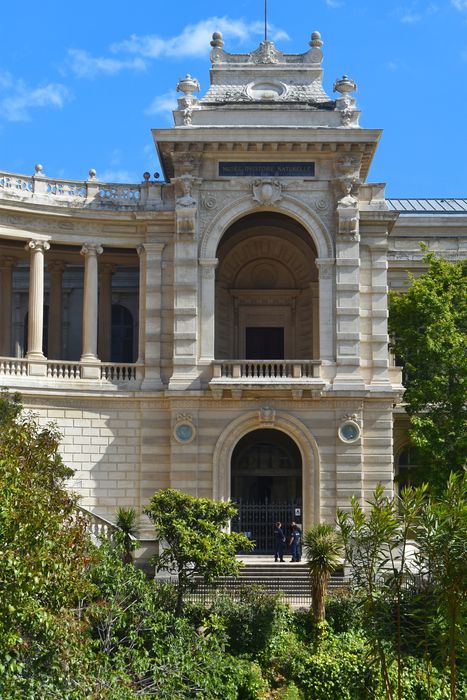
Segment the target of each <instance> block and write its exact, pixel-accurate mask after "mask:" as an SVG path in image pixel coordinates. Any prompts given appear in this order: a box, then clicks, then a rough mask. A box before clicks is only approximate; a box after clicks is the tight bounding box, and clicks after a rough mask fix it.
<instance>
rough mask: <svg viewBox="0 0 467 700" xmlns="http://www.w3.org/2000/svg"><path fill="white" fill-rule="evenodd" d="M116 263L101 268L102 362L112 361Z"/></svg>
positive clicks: (100, 350)
mask: <svg viewBox="0 0 467 700" xmlns="http://www.w3.org/2000/svg"><path fill="white" fill-rule="evenodd" d="M114 272H115V265H112V264H111V263H104V265H101V267H100V269H99V338H98V344H97V345H98V351H99V358H100V359H101V360H102V362H110V354H111V342H110V341H111V336H112V275H113V273H114Z"/></svg>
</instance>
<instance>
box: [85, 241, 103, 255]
mask: <svg viewBox="0 0 467 700" xmlns="http://www.w3.org/2000/svg"><path fill="white" fill-rule="evenodd" d="M103 252H104V249H103V247H102V246H101V245H100V243H83V246H82V248H81V250H80V254H81V255H84V256H85V257H86V256H87V255H90V256H97V255H101V254H102V253H103Z"/></svg>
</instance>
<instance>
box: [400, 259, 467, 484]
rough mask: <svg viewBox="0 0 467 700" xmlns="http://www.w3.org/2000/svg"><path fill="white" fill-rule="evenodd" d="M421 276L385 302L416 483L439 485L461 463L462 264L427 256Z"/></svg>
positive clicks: (466, 300) (465, 371)
mask: <svg viewBox="0 0 467 700" xmlns="http://www.w3.org/2000/svg"><path fill="white" fill-rule="evenodd" d="M424 261H425V263H426V264H427V265H428V270H427V272H426V273H425V274H423V275H421V276H420V277H418V278H417V279H415V278H414V277H413V276H412V275H409V277H410V280H411V283H412V284H411V287H410V289H409V290H408V291H407V292H405V293H404V294H392V295H391V298H390V312H389V329H390V333H391V335H392V338H393V345H392V349H393V351H394V352H395V354H396V356H398V357H399V358H401V359H402V361H403V363H404V372H405V385H406V392H405V396H404V400H405V401H406V403H407V412H408V413H409V415H410V420H411V428H410V437H411V440H412V443H413V445H415V447H416V448H417V450H418V454H419V458H420V460H421V463H422V464H423V466H424V470H423V474H422V476H421V480H423V479H426V478H427V477H428V479H429V481H430V483H432V484H434V485H435V486H438V487H439V486H442V485H444V484H445V483H446V481H447V479H448V476H449V473H450V472H451V471H452V470H454V471H459V470H461V469H462V468H463V467H464V466H465V464H466V454H467V438H466V419H467V409H466V393H465V387H466V379H467V376H466V375H467V362H466V331H467V284H466V271H467V263H466V261H462V262H458V263H451V262H447V261H445V260H442V259H440V258H437V257H436V256H435V255H433V254H432V253H428V254H427V255H426V256H425V258H424Z"/></svg>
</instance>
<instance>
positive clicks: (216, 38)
mask: <svg viewBox="0 0 467 700" xmlns="http://www.w3.org/2000/svg"><path fill="white" fill-rule="evenodd" d="M211 46H212V48H213V49H221V48H222V47H223V46H224V40H223V38H222V34H221V33H220V32H214V34H213V35H212V41H211Z"/></svg>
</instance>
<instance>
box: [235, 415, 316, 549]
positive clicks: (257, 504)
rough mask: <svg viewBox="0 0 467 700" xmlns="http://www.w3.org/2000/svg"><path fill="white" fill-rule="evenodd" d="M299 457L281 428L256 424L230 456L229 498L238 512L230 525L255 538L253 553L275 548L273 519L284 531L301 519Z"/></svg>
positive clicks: (301, 468)
mask: <svg viewBox="0 0 467 700" xmlns="http://www.w3.org/2000/svg"><path fill="white" fill-rule="evenodd" d="M302 473H303V465H302V457H301V454H300V449H299V447H298V445H297V444H296V443H295V441H294V440H293V439H292V438H291V437H290V436H289V435H287V434H286V433H284V432H283V431H281V430H276V429H273V428H259V429H256V430H252V431H250V432H248V433H247V434H246V435H244V436H243V437H242V438H241V439H240V440H239V441H238V443H237V444H236V446H235V448H234V450H233V452H232V457H231V469H230V474H231V498H232V500H233V501H234V502H235V503H236V504H237V507H238V516H237V517H236V518H234V519H233V521H232V529H233V530H235V531H238V532H246V533H248V536H249V537H250V538H251V539H253V540H254V541H255V542H256V550H255V551H256V553H267V552H269V553H271V552H272V551H273V550H274V523H275V522H276V521H278V520H279V521H281V522H282V523H283V524H284V526H285V530H286V532H288V528H289V525H290V523H291V522H292V521H293V520H295V521H296V522H301V519H302V518H301V516H302V489H303V484H302V481H303V479H302Z"/></svg>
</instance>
